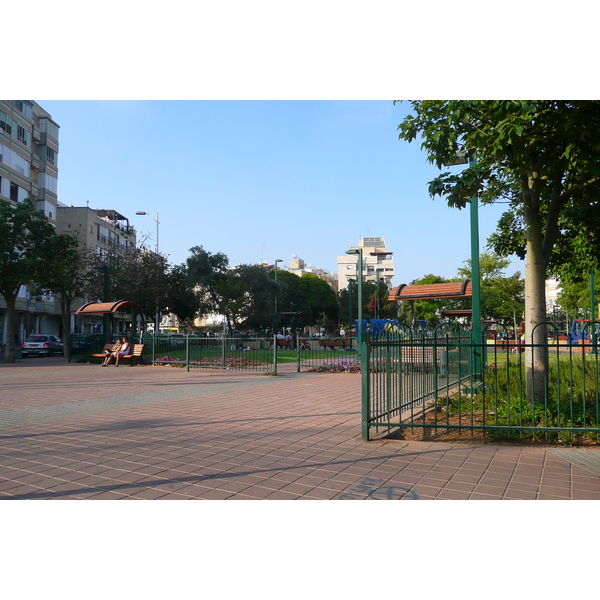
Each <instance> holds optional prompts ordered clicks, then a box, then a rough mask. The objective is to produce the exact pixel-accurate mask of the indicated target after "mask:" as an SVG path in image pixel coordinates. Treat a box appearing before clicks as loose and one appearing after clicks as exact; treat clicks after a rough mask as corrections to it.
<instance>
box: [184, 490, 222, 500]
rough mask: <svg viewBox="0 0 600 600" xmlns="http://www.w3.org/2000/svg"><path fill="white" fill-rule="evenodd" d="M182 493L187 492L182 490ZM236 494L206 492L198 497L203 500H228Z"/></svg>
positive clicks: (219, 491)
mask: <svg viewBox="0 0 600 600" xmlns="http://www.w3.org/2000/svg"><path fill="white" fill-rule="evenodd" d="M181 491H182V493H185V490H181ZM233 495H234V494H233V493H232V492H226V491H223V490H206V492H203V493H202V494H200V495H199V496H198V498H201V499H202V500H226V499H227V498H231V497H232V496H233Z"/></svg>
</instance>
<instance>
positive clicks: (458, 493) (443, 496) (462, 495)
mask: <svg viewBox="0 0 600 600" xmlns="http://www.w3.org/2000/svg"><path fill="white" fill-rule="evenodd" d="M470 496H471V492H466V491H463V490H450V489H448V488H444V489H443V490H442V491H441V492H440V493H439V494H438V495H437V496H436V500H468V499H469V497H470Z"/></svg>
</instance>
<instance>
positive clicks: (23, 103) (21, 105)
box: [10, 100, 33, 119]
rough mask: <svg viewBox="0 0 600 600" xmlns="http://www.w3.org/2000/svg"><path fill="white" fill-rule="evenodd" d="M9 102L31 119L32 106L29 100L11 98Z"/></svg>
mask: <svg viewBox="0 0 600 600" xmlns="http://www.w3.org/2000/svg"><path fill="white" fill-rule="evenodd" d="M10 103H11V104H12V105H13V106H14V107H15V108H16V109H17V110H18V111H19V112H22V113H23V114H24V115H25V116H26V117H29V118H30V119H31V114H32V107H33V104H31V102H27V100H11V101H10Z"/></svg>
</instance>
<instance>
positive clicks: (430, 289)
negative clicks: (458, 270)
mask: <svg viewBox="0 0 600 600" xmlns="http://www.w3.org/2000/svg"><path fill="white" fill-rule="evenodd" d="M472 296H473V289H472V286H471V282H470V281H469V280H468V279H465V280H464V281H453V282H451V283H426V284H424V285H406V284H405V283H403V284H402V285H399V286H397V287H394V288H392V289H391V290H390V293H389V296H388V301H389V302H405V301H410V302H411V304H412V312H413V321H414V308H415V305H414V301H415V300H439V299H442V298H469V297H472ZM468 312H469V313H471V311H468ZM463 316H466V315H463Z"/></svg>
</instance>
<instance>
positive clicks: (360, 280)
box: [346, 248, 363, 348]
mask: <svg viewBox="0 0 600 600" xmlns="http://www.w3.org/2000/svg"><path fill="white" fill-rule="evenodd" d="M346 254H358V264H357V267H356V270H357V280H358V331H357V332H356V337H357V339H358V345H359V348H360V345H361V342H362V328H363V306H362V305H363V251H362V248H350V250H346Z"/></svg>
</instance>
